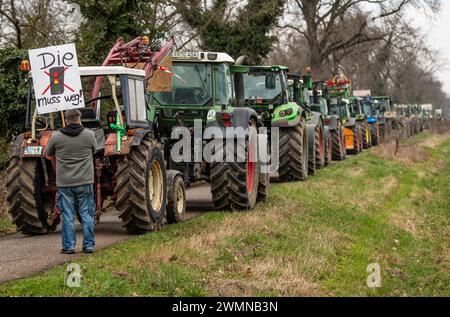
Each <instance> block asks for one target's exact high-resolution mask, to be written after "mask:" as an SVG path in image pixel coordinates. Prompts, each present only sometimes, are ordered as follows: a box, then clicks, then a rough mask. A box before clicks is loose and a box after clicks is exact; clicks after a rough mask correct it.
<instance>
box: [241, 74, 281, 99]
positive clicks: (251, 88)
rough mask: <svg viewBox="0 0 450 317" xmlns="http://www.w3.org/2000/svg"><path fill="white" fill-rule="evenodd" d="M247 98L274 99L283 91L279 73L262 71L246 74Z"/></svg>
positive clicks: (245, 87)
mask: <svg viewBox="0 0 450 317" xmlns="http://www.w3.org/2000/svg"><path fill="white" fill-rule="evenodd" d="M244 89H245V99H246V100H254V99H262V100H274V99H275V98H277V97H278V96H279V95H280V94H281V93H282V92H283V88H282V84H281V77H280V76H279V74H274V73H269V72H260V73H251V74H245V75H244Z"/></svg>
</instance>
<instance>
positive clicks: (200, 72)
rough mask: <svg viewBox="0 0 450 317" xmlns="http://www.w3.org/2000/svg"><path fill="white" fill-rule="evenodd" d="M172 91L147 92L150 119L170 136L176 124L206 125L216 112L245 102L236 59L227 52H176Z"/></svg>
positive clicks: (162, 132) (162, 131)
mask: <svg viewBox="0 0 450 317" xmlns="http://www.w3.org/2000/svg"><path fill="white" fill-rule="evenodd" d="M172 63H173V69H172V70H171V72H172V74H171V75H172V76H171V78H172V79H171V80H172V90H171V91H164V92H153V93H150V94H148V102H149V104H150V114H149V116H150V120H151V121H153V122H156V124H157V125H158V127H159V128H160V130H159V132H160V133H161V135H162V136H165V137H170V135H171V132H172V128H173V127H174V126H187V127H193V126H194V120H196V119H201V120H202V122H203V124H204V125H205V124H206V123H207V121H209V119H208V114H210V116H209V117H210V119H211V120H212V119H215V115H212V114H215V113H219V112H221V111H226V110H227V109H228V111H232V109H233V108H235V107H236V106H241V105H242V99H243V98H242V96H241V94H242V91H243V89H242V87H241V86H240V83H239V81H238V80H236V81H237V83H235V79H236V78H237V77H239V76H238V75H236V76H234V69H233V64H234V59H233V58H232V57H231V56H229V55H228V54H226V53H212V52H174V53H173V55H172Z"/></svg>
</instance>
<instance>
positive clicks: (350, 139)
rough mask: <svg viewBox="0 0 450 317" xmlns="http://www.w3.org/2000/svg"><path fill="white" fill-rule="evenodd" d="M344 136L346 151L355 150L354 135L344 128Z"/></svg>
mask: <svg viewBox="0 0 450 317" xmlns="http://www.w3.org/2000/svg"><path fill="white" fill-rule="evenodd" d="M344 135H345V148H346V149H347V150H354V149H355V134H354V133H353V131H352V130H351V129H349V128H345V131H344Z"/></svg>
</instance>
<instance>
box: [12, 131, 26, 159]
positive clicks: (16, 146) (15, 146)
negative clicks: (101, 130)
mask: <svg viewBox="0 0 450 317" xmlns="http://www.w3.org/2000/svg"><path fill="white" fill-rule="evenodd" d="M22 143H23V134H19V135H18V136H17V138H16V139H15V140H14V142H12V144H11V147H10V150H9V156H10V157H17V156H19V155H20V147H21V146H22Z"/></svg>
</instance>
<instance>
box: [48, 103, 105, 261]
mask: <svg viewBox="0 0 450 317" xmlns="http://www.w3.org/2000/svg"><path fill="white" fill-rule="evenodd" d="M64 118H65V121H66V125H67V126H66V127H65V128H62V129H60V130H59V131H57V132H55V133H53V135H52V137H51V139H50V141H49V143H48V145H47V149H46V153H47V155H48V156H55V155H56V186H57V187H58V194H57V197H58V208H59V210H60V211H61V214H62V250H61V252H62V253H63V254H74V253H75V244H76V234H75V224H74V216H75V212H78V213H79V215H80V217H81V222H82V228H83V229H82V231H83V253H93V252H94V247H95V241H94V212H95V210H94V209H95V204H94V159H93V156H94V154H95V152H96V151H97V141H96V139H95V134H94V132H92V131H90V130H87V129H84V127H83V126H82V125H81V112H80V111H79V110H77V109H74V110H68V111H66V112H65V113H64Z"/></svg>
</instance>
